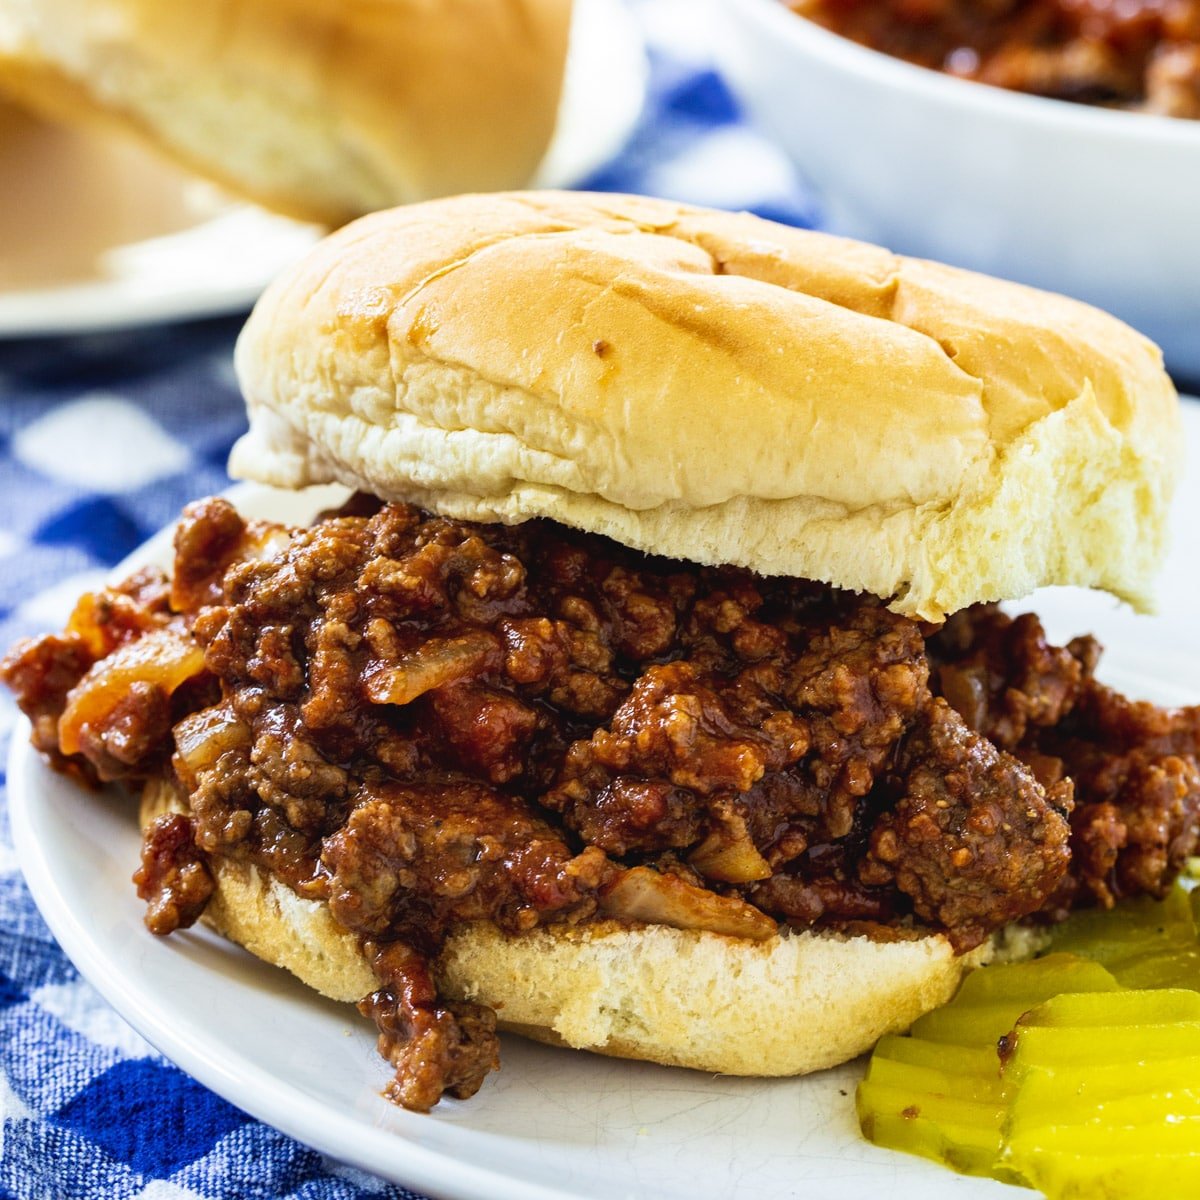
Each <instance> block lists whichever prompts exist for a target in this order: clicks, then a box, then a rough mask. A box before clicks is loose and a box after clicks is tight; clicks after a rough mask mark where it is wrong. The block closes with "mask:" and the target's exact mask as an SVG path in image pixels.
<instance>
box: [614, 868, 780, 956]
mask: <svg viewBox="0 0 1200 1200" xmlns="http://www.w3.org/2000/svg"><path fill="white" fill-rule="evenodd" d="M600 907H601V909H602V910H603V911H604V912H606V913H607V914H608V915H609V916H611V917H619V918H620V919H621V920H624V921H645V922H648V923H651V924H656V925H670V926H672V927H673V928H675V929H703V930H707V931H708V932H710V933H724V934H728V935H729V936H730V937H740V938H752V939H754V940H755V941H762V940H764V939H765V938H769V937H774V935H775V934H776V932H777V926H776V924H775V922H774V921H773V920H772V919H771V918H770V917H768V916H767V914H766V913H764V912H761V911H760V910H759V909H757V908H755V907H754V906H753V905H752V904H747V903H746V902H745V901H744V900H739V899H737V898H736V897H735V896H718V895H717V894H716V893H715V892H710V891H708V890H707V889H706V888H698V887H693V886H692V885H691V884H690V883H685V882H684V881H683V880H682V879H680V878H679V877H678V876H677V875H668V874H663V873H660V872H658V871H652V870H651V869H650V868H649V867H632V868H631V869H630V870H628V871H626V872H624V874H622V875H621V876H620V877H619V878H618V879H617V881H616V883H614V884H613V885H612V886H611V887H610V888H609V889H608V890H607V891H606V892H605V894H604V895H603V896H602V897H601V900H600Z"/></svg>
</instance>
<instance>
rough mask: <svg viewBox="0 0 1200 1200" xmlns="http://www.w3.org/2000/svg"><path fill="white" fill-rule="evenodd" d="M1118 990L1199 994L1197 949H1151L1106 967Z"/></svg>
mask: <svg viewBox="0 0 1200 1200" xmlns="http://www.w3.org/2000/svg"><path fill="white" fill-rule="evenodd" d="M1109 969H1110V970H1111V971H1112V973H1113V974H1114V975H1115V976H1116V978H1117V980H1118V982H1119V983H1120V984H1121V985H1122V987H1129V988H1181V987H1182V988H1189V989H1191V990H1192V991H1200V946H1196V945H1191V946H1174V945H1172V946H1169V947H1166V948H1159V947H1155V948H1152V949H1148V950H1144V951H1142V952H1141V953H1139V954H1134V955H1131V956H1130V957H1128V958H1123V959H1121V960H1120V961H1119V962H1112V963H1110V964H1109Z"/></svg>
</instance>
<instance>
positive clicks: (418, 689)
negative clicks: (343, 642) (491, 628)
mask: <svg viewBox="0 0 1200 1200" xmlns="http://www.w3.org/2000/svg"><path fill="white" fill-rule="evenodd" d="M496 649H497V642H496V639H495V638H494V637H493V636H492V635H491V634H490V633H485V632H484V631H483V630H478V631H476V632H474V633H466V634H463V636H462V637H454V638H431V639H430V640H429V641H427V642H425V643H424V644H423V645H421V646H418V647H417V648H416V649H415V650H413V651H412V653H410V654H406V655H405V656H404V658H403V659H402V660H401V661H400V662H399V663H397V664H396V665H394V666H385V667H381V668H380V669H379V670H376V671H374V672H373V673H372V674H371V675H370V677H369V678H368V680H367V697H368V698H369V699H370V700H371V702H372V703H374V704H410V703H411V702H412V701H413V700H415V699H416V698H417V697H418V696H420V695H423V694H424V693H425V692H429V691H432V690H433V689H434V688H438V687H444V686H445V685H446V684H448V683H454V682H456V681H457V680H459V679H463V678H466V677H467V676H468V675H475V674H477V673H478V672H479V671H480V670H481V669H482V668H483V665H484V663H485V662H486V660H487V658H488V656H489V655H491V654H493V653H494V652H495V651H496Z"/></svg>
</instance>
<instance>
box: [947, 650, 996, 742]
mask: <svg viewBox="0 0 1200 1200" xmlns="http://www.w3.org/2000/svg"><path fill="white" fill-rule="evenodd" d="M938 684H939V687H940V688H941V692H942V695H943V696H944V697H945V698H946V702H947V703H948V704H949V705H950V707H951V708H953V709H955V710H956V711H957V713H958V715H959V716H960V717H962V719H963V720H964V721H966V723H967V724H968V725H969V726H970V727H971V728H972V729H974V730H976V731H979V730H982V729H983V726H984V722H985V721H986V720H987V706H988V696H987V684H986V682H985V681H984V678H983V673H982V670H981V669H980V668H978V667H958V666H954V665H952V664H950V663H947V664H946V665H945V666H944V667H942V668H941V670H940V671H939V673H938Z"/></svg>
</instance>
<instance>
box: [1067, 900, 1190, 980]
mask: <svg viewBox="0 0 1200 1200" xmlns="http://www.w3.org/2000/svg"><path fill="white" fill-rule="evenodd" d="M1195 911H1196V910H1195V909H1194V908H1193V902H1192V900H1191V897H1190V896H1189V895H1188V893H1187V892H1186V891H1185V890H1184V889H1183V888H1182V887H1179V886H1178V885H1177V886H1176V887H1174V888H1172V889H1171V891H1170V892H1169V893H1168V894H1167V898H1166V899H1165V900H1152V899H1150V898H1149V897H1145V896H1142V897H1138V898H1137V899H1134V900H1123V901H1122V902H1121V903H1120V904H1119V905H1117V907H1116V908H1113V909H1103V908H1100V909H1084V910H1082V911H1080V912H1077V913H1075V914H1074V915H1073V916H1071V917H1070V918H1069V919H1068V920H1067V921H1064V922H1063V923H1062V924H1061V925H1059V926H1057V927H1056V928H1055V929H1054V930H1053V932H1052V934H1051V944H1052V946H1053V948H1054V949H1055V950H1056V951H1069V952H1071V953H1075V954H1082V955H1085V956H1086V957H1088V958H1094V959H1095V960H1096V961H1097V962H1101V963H1106V964H1107V963H1108V962H1110V961H1118V960H1120V959H1121V958H1123V957H1125V956H1127V955H1129V954H1136V953H1140V952H1141V951H1143V950H1144V949H1145V948H1146V947H1147V945H1148V944H1149V943H1151V942H1154V943H1158V942H1159V941H1160V940H1161V941H1163V942H1167V943H1173V944H1181V945H1194V944H1195V942H1196V928H1197V918H1196V916H1195V915H1194V914H1195Z"/></svg>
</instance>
